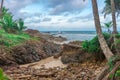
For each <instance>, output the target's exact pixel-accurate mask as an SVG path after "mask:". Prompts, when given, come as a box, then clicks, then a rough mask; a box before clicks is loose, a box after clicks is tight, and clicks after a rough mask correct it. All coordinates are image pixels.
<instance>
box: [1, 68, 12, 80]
mask: <svg viewBox="0 0 120 80" xmlns="http://www.w3.org/2000/svg"><path fill="white" fill-rule="evenodd" d="M0 80H10V79H9V78H8V77H7V76H5V75H4V73H3V70H2V69H1V68H0Z"/></svg>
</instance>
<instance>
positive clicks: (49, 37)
mask: <svg viewBox="0 0 120 80" xmlns="http://www.w3.org/2000/svg"><path fill="white" fill-rule="evenodd" d="M25 32H26V33H27V34H29V35H31V36H34V37H39V38H42V39H44V40H47V41H51V42H52V41H59V42H62V41H65V40H67V39H66V38H64V37H61V36H58V37H55V36H53V35H50V34H47V33H40V32H39V31H38V30H32V29H28V30H26V31H25Z"/></svg>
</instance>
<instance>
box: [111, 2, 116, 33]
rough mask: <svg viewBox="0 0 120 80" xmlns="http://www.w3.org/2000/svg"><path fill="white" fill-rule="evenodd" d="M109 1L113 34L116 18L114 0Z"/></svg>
mask: <svg viewBox="0 0 120 80" xmlns="http://www.w3.org/2000/svg"><path fill="white" fill-rule="evenodd" d="M110 1H111V10H112V22H113V34H116V33H117V26H116V16H115V2H114V0H110Z"/></svg>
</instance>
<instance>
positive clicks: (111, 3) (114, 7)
mask: <svg viewBox="0 0 120 80" xmlns="http://www.w3.org/2000/svg"><path fill="white" fill-rule="evenodd" d="M105 3H106V5H105V7H104V9H103V13H104V17H106V15H107V14H110V13H112V22H113V33H114V34H116V33H117V26H116V14H115V13H116V12H117V13H118V15H119V14H120V4H118V3H120V0H105Z"/></svg>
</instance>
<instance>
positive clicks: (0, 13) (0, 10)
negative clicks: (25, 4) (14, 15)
mask: <svg viewBox="0 0 120 80" xmlns="http://www.w3.org/2000/svg"><path fill="white" fill-rule="evenodd" d="M3 3H4V0H2V1H1V6H0V16H2V8H3Z"/></svg>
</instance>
